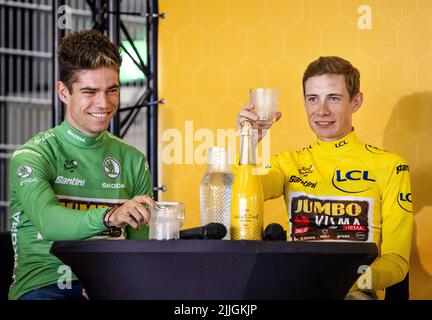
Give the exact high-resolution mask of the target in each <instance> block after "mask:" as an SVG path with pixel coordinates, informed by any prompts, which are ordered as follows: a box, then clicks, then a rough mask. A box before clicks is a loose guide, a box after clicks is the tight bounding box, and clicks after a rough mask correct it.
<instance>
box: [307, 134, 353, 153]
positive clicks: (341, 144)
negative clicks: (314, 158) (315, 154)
mask: <svg viewBox="0 0 432 320" xmlns="http://www.w3.org/2000/svg"><path fill="white" fill-rule="evenodd" d="M357 142H358V140H357V136H356V134H355V132H354V129H353V130H352V131H351V132H350V133H349V134H347V135H346V136H345V137H343V138H340V139H338V140H335V141H329V142H327V141H322V140H320V139H317V140H316V143H315V147H316V148H317V150H321V151H324V152H339V151H343V150H347V149H350V147H352V146H354V145H355V144H356V143H357Z"/></svg>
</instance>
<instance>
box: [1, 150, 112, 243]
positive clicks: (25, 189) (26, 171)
mask: <svg viewBox="0 0 432 320" xmlns="http://www.w3.org/2000/svg"><path fill="white" fill-rule="evenodd" d="M50 172H51V164H50V163H49V161H48V160H47V159H46V158H45V157H44V156H43V155H42V154H41V153H38V152H36V151H34V150H31V149H23V150H19V151H17V152H15V153H14V155H13V156H12V158H11V160H10V167H9V183H10V189H11V208H13V209H14V210H21V211H23V212H24V213H25V214H26V215H27V217H28V219H29V220H30V222H31V223H32V224H33V225H34V226H35V228H36V229H37V230H38V232H39V233H40V234H41V235H42V237H43V238H44V239H46V240H48V241H56V240H81V239H86V238H89V237H91V236H95V235H97V234H99V233H101V232H102V231H104V230H105V229H106V228H105V226H104V224H103V214H104V212H105V209H104V208H95V209H90V210H87V211H79V210H74V209H69V208H65V207H63V206H61V205H60V204H59V202H58V200H57V197H56V195H55V193H54V190H53V189H52V187H51V184H50V175H51V174H50Z"/></svg>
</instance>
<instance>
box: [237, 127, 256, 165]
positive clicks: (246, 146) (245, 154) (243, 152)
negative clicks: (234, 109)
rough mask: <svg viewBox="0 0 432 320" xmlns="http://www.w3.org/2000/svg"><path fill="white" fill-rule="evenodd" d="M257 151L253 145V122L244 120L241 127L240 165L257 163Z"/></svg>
mask: <svg viewBox="0 0 432 320" xmlns="http://www.w3.org/2000/svg"><path fill="white" fill-rule="evenodd" d="M255 164H256V161H255V152H254V149H253V147H252V124H251V123H250V122H249V121H244V122H243V123H242V124H241V129H240V162H239V165H241V166H242V165H255Z"/></svg>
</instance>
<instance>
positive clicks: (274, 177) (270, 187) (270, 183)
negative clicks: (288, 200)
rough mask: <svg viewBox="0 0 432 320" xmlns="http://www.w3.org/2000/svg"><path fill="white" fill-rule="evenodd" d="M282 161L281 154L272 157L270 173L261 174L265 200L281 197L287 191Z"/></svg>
mask: <svg viewBox="0 0 432 320" xmlns="http://www.w3.org/2000/svg"><path fill="white" fill-rule="evenodd" d="M281 161H282V159H281V156H280V155H276V156H274V157H272V158H271V159H270V168H269V170H268V173H267V174H265V175H263V176H261V182H262V186H263V192H264V199H265V200H268V199H275V198H279V197H280V196H282V195H283V194H284V192H285V173H284V170H283V169H282V168H283V166H282V164H281Z"/></svg>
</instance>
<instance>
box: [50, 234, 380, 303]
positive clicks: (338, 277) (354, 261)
mask: <svg viewBox="0 0 432 320" xmlns="http://www.w3.org/2000/svg"><path fill="white" fill-rule="evenodd" d="M51 253H52V254H54V255H55V256H57V257H58V258H59V259H61V260H62V261H63V262H64V263H65V264H67V265H69V266H70V267H71V269H72V271H73V272H74V273H75V275H76V276H77V277H78V278H79V279H80V280H81V281H82V282H83V284H84V286H85V287H86V290H87V292H88V294H89V296H90V298H91V299H181V300H184V299H197V300H208V299H210V300H214V299H218V300H219V299H222V300H240V299H256V300H261V299H343V298H344V296H345V295H346V293H347V292H348V290H349V289H350V287H351V286H352V284H353V283H354V282H355V281H356V279H357V278H358V276H359V274H358V269H359V267H360V266H361V265H369V264H370V263H371V262H372V261H373V260H374V259H375V258H376V256H377V247H376V245H375V244H373V243H344V242H332V243H329V242H285V241H283V242H279V241H274V242H270V241H227V240H166V241H156V240H148V241H139V240H124V241H112V240H111V241H110V240H93V241H92V240H89V241H59V242H54V244H53V246H52V248H51Z"/></svg>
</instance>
